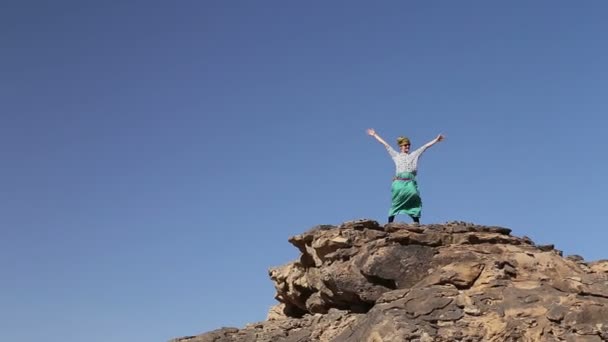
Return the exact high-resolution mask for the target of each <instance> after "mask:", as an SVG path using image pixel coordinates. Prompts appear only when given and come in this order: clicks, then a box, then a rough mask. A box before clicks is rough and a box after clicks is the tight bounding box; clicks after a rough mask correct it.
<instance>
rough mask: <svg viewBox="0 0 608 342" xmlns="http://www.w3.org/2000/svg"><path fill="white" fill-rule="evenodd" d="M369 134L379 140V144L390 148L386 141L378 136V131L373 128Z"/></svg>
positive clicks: (368, 130) (368, 131)
mask: <svg viewBox="0 0 608 342" xmlns="http://www.w3.org/2000/svg"><path fill="white" fill-rule="evenodd" d="M367 134H369V135H371V136H372V137H374V138H375V139H376V140H378V142H380V143H381V144H382V145H384V147H387V148H388V147H390V145H389V144H388V143H387V142H386V141H384V139H382V138H381V137H380V136H379V135H378V134H376V130H374V129H373V128H368V129H367Z"/></svg>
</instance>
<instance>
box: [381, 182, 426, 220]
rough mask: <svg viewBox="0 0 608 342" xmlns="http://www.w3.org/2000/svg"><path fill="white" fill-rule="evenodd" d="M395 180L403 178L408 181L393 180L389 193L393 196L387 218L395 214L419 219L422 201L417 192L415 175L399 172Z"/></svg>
mask: <svg viewBox="0 0 608 342" xmlns="http://www.w3.org/2000/svg"><path fill="white" fill-rule="evenodd" d="M395 178H405V179H409V180H399V179H395V180H393V184H392V186H391V192H392V195H393V198H392V205H391V210H389V212H388V216H395V215H397V214H407V215H409V216H411V217H420V212H421V211H422V200H421V199H420V193H419V192H418V183H416V175H414V174H413V173H411V172H401V173H398V174H397V175H395Z"/></svg>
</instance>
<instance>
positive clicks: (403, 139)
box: [397, 136, 410, 146]
mask: <svg viewBox="0 0 608 342" xmlns="http://www.w3.org/2000/svg"><path fill="white" fill-rule="evenodd" d="M397 145H399V146H401V145H410V139H408V138H407V137H404V136H400V137H399V138H397Z"/></svg>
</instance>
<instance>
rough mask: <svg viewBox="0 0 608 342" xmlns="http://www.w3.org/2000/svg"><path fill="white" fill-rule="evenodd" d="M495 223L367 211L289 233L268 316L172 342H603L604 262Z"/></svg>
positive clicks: (607, 268)
mask: <svg viewBox="0 0 608 342" xmlns="http://www.w3.org/2000/svg"><path fill="white" fill-rule="evenodd" d="M510 233H511V230H510V229H507V228H501V227H488V226H479V225H474V224H470V223H464V222H450V223H446V224H441V225H423V226H416V225H410V224H404V223H390V224H387V225H384V226H381V225H380V224H378V222H376V221H373V220H357V221H351V222H346V223H344V224H342V225H340V226H331V225H321V226H317V227H314V228H312V229H311V230H309V231H307V232H305V233H303V234H301V235H297V236H293V237H291V238H290V239H289V242H291V243H292V244H293V245H294V246H295V247H297V248H298V249H299V250H300V252H301V256H300V259H299V260H297V261H294V262H291V263H289V264H286V265H284V266H280V267H276V268H272V269H270V271H269V274H270V278H271V279H272V281H273V282H274V286H275V288H276V291H277V294H276V299H277V300H278V302H279V304H278V305H276V306H275V307H273V308H271V309H270V311H269V313H268V318H267V320H266V321H264V322H259V323H254V324H249V325H247V326H246V327H244V328H242V329H237V328H222V329H218V330H215V331H212V332H209V333H206V334H202V335H199V336H190V337H182V338H178V339H174V340H172V341H173V342H212V341H213V342H229V341H230V342H233V341H234V342H236V341H246V342H249V341H251V342H253V341H258V342H259V341H273V342H274V341H293V342H296V341H297V342H304V341H370V342H380V341H421V342H424V341H446V342H447V341H469V342H473V341H501V342H502V341H587V342H591V341H594V342H595V341H597V342H600V341H608V260H603V261H597V262H593V263H588V262H585V261H584V260H583V258H581V257H579V256H570V257H565V258H564V257H563V256H562V253H561V252H560V251H558V250H556V249H554V247H553V246H552V245H536V244H534V242H532V241H531V240H530V239H529V238H526V237H522V238H520V237H515V236H512V235H510Z"/></svg>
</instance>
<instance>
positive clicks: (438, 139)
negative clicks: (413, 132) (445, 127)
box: [435, 134, 445, 142]
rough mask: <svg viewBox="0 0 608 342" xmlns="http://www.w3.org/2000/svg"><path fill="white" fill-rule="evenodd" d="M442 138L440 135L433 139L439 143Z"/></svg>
mask: <svg viewBox="0 0 608 342" xmlns="http://www.w3.org/2000/svg"><path fill="white" fill-rule="evenodd" d="M444 138H445V137H444V136H443V135H442V134H439V135H438V136H437V138H435V140H437V142H440V141H442V140H443V139H444Z"/></svg>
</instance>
